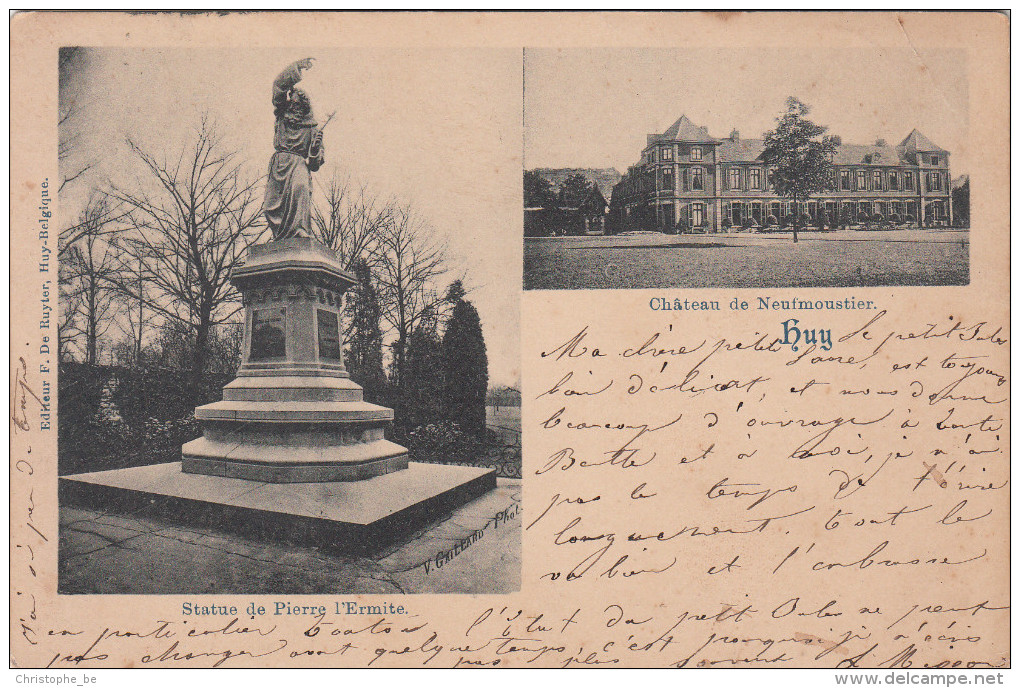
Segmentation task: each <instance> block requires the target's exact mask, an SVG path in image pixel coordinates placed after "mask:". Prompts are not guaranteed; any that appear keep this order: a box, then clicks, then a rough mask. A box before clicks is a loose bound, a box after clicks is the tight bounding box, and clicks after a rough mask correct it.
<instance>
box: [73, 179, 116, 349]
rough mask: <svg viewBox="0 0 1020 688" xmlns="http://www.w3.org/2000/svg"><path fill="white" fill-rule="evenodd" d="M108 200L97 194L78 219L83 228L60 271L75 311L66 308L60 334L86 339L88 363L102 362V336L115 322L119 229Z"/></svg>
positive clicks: (85, 347)
mask: <svg viewBox="0 0 1020 688" xmlns="http://www.w3.org/2000/svg"><path fill="white" fill-rule="evenodd" d="M108 217H109V214H108V212H107V201H106V198H105V197H104V196H101V195H98V194H93V195H92V197H91V198H90V199H89V201H88V203H87V204H86V206H85V209H84V210H82V212H81V215H80V216H79V218H78V224H79V226H80V227H82V230H81V232H80V234H79V235H78V238H77V239H76V241H75V242H74V243H73V244H72V245H71V246H70V247H69V248H68V250H67V252H66V256H65V258H64V260H63V262H62V267H63V268H64V269H63V270H62V271H61V273H60V280H61V283H62V284H61V295H62V297H63V298H64V299H65V300H66V303H68V304H69V308H73V310H65V316H64V319H65V321H64V322H63V323H62V324H61V327H62V329H61V332H60V337H61V338H62V339H69V338H73V337H75V336H77V335H82V336H83V337H84V339H85V346H84V357H85V362H86V363H90V364H93V365H95V364H96V363H98V361H99V349H98V343H99V339H100V338H101V337H102V336H103V335H105V334H106V332H107V330H109V328H110V326H111V325H112V324H113V321H114V318H113V317H112V316H113V310H114V309H115V295H116V290H115V285H116V284H117V281H118V267H119V259H118V251H117V249H116V247H115V245H114V242H115V241H116V231H115V230H113V229H112V228H111V227H110V223H109V221H108Z"/></svg>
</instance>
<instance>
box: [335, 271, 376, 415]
mask: <svg viewBox="0 0 1020 688" xmlns="http://www.w3.org/2000/svg"><path fill="white" fill-rule="evenodd" d="M354 276H355V277H356V278H357V280H358V284H357V286H356V287H355V288H354V293H353V295H352V299H351V304H350V314H351V325H350V327H351V329H350V335H349V337H348V340H347V342H348V344H347V353H346V355H345V357H344V364H345V365H346V367H347V371H348V372H349V373H350V374H351V379H352V380H354V381H355V382H357V383H358V384H359V385H361V386H362V387H363V388H364V389H365V401H369V402H372V403H376V404H382V403H385V402H386V375H385V373H384V372H383V355H382V346H383V337H382V328H380V326H379V319H380V318H381V317H382V309H381V307H380V306H379V296H378V294H377V293H376V290H375V286H373V284H372V271H371V270H370V269H369V267H368V265H367V264H366V263H365V262H364V261H358V262H357V263H355V264H354Z"/></svg>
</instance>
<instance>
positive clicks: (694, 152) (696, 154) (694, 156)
mask: <svg viewBox="0 0 1020 688" xmlns="http://www.w3.org/2000/svg"><path fill="white" fill-rule="evenodd" d="M691 160H694V161H698V160H701V146H694V147H693V148H691Z"/></svg>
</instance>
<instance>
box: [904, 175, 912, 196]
mask: <svg viewBox="0 0 1020 688" xmlns="http://www.w3.org/2000/svg"><path fill="white" fill-rule="evenodd" d="M903 189H904V190H905V191H913V190H914V173H913V172H904V173H903Z"/></svg>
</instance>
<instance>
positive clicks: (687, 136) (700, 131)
mask: <svg viewBox="0 0 1020 688" xmlns="http://www.w3.org/2000/svg"><path fill="white" fill-rule="evenodd" d="M717 140H718V139H715V138H713V137H711V136H709V134H708V129H707V128H705V127H699V126H698V125H696V124H695V123H694V122H692V121H691V120H690V119H689V118H688V117H687V115H680V119H678V120H677V121H675V122H673V125H672V126H671V127H670V128H669V129H667V130H666V131H665V132H663V133H662V134H649V135H648V143H654V142H656V141H684V142H687V143H716V142H717Z"/></svg>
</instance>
